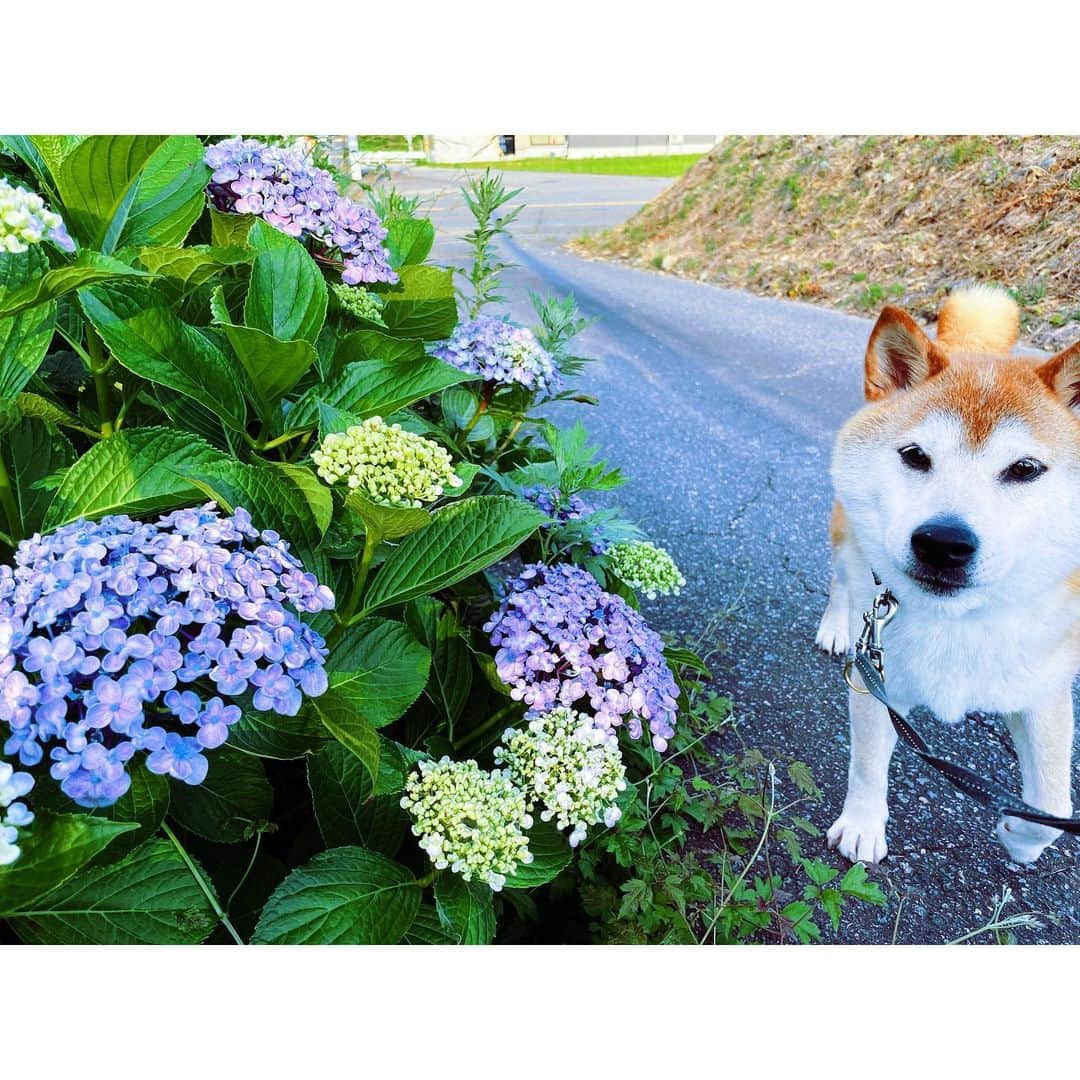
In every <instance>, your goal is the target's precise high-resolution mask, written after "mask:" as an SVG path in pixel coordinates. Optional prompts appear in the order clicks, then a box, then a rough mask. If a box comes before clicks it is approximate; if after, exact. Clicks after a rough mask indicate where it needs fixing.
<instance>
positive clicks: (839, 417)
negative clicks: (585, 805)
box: [396, 169, 1080, 943]
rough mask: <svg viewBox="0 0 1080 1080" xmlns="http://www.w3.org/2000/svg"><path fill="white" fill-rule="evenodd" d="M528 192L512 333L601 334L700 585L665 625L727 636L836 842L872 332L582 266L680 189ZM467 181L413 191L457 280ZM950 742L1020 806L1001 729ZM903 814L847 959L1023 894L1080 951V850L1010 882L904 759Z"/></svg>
mask: <svg viewBox="0 0 1080 1080" xmlns="http://www.w3.org/2000/svg"><path fill="white" fill-rule="evenodd" d="M506 179H507V182H508V183H510V184H512V185H514V186H520V185H525V186H526V190H525V191H524V192H523V193H522V195H521V200H522V201H524V202H526V203H527V204H529V206H530V208H529V209H527V210H526V211H525V212H524V213H523V214H522V216H521V218H520V219H519V221H518V223H517V225H516V227H515V240H514V243H513V244H510V245H507V250H506V255H507V256H509V258H510V259H511V260H512V261H514V262H515V263H517V264H518V265H517V267H516V268H515V269H514V270H513V271H510V272H508V273H507V275H506V282H507V284H508V285H510V286H512V293H513V296H514V298H515V303H514V306H513V308H512V311H511V314H512V315H513V316H514V317H515V318H517V319H519V320H520V321H523V322H530V321H535V320H533V319H531V316H532V311H531V308H530V307H529V304H528V300H527V295H528V290H529V289H532V290H535V291H538V292H541V293H551V292H556V293H567V292H573V293H574V295H575V296H576V297H577V300H578V303H579V304H580V306H581V309H582V311H583V312H584V313H585V314H586V315H589V316H595V317H597V319H598V321H597V323H596V324H595V325H594V326H592V327H591V328H590V329H589V330H587V331H586V332H585V333H584V334H583V335H582V338H581V346H580V349H579V352H580V353H581V354H582V355H586V356H594V357H596V358H597V359H596V362H595V363H593V364H591V365H590V366H589V368H588V369H587V371H586V373H585V375H584V377H583V380H582V385H583V388H585V389H587V390H588V392H590V393H595V394H597V395H598V396H599V398H600V405H599V407H598V408H597V409H595V410H594V411H591V412H589V413H588V414H587V415H586V416H585V417H584V419H585V421H586V423H587V424H588V426H589V429H590V431H591V432H592V433H593V435H594V437H595V441H597V442H598V443H599V444H600V445H601V447H602V449H603V451H604V452H605V454H606V456H608V457H609V458H610V459H611V461H612V463H614V464H619V465H621V466H622V467H623V468H624V470H625V471H626V472H627V473H628V474H629V476H630V477H631V480H630V483H629V484H627V485H626V487H624V488H622V489H620V491H619V492H618V501H619V503H620V504H621V505H622V506H623V507H624V508H625V509H626V511H627V512H628V514H629V516H631V517H633V518H634V519H636V520H637V521H638V522H639V523H640V524H641V525H642V526H643V528H645V530H646V531H647V532H648V534H649V535H650V536H651V537H652V538H653V539H654V540H656V541H657V542H658V543H660V544H663V545H664V546H666V547H668V548H669V549H670V550H671V551H672V552H673V554H674V555H675V557H676V559H677V561H678V563H679V565H680V567H681V568H682V570H683V572H684V574H685V575H686V578H687V587H686V588H685V589H684V590H683V592H682V595H681V596H680V597H678V598H673V599H671V600H668V601H664V602H662V603H658V604H655V605H652V606H651V607H650V608H649V609H647V613H648V614H649V617H650V619H651V621H652V622H653V623H654V625H656V626H658V627H661V628H668V629H677V630H691V631H696V630H699V629H703V628H705V627H706V626H708V625H709V624H710V623H712V624H713V626H714V631H713V640H711V641H709V642H707V643H706V645H707V646H713V645H718V646H719V647H720V648H721V649H722V652H721V653H720V654H719V656H718V657H717V659H716V660H715V661H714V662H713V665H712V666H713V670H714V673H715V675H716V681H717V685H718V687H719V688H721V689H722V690H723V691H724V692H726V693H728V694H729V695H730V696H731V698H732V699H733V702H734V706H735V712H736V715H737V717H738V721H739V729H740V732H741V736H742V738H743V739H744V741H745V742H746V743H747V744H749V745H753V746H758V747H761V748H762V749H763V750H764V751H766V752H773V753H777V754H782V755H795V756H797V757H799V758H801V759H802V760H805V761H806V762H807V763H808V764H809V765H810V767H811V769H812V771H813V774H814V777H815V779H816V780H817V782H818V784H819V785H820V787H821V789H822V791H823V792H824V799H823V800H822V802H821V803H819V804H816V805H813V806H812V807H811V808H809V809H808V810H806V811H805V813H806V816H807V817H809V818H810V819H811V820H812V821H814V822H815V823H816V824H817V825H818V826H819V827H820V828H821V829H822V831H823V832H824V830H825V829H826V828H827V827H828V826H829V824H831V822H832V821H833V820H834V818H835V817H836V815H837V814H838V813H839V810H840V806H841V803H842V801H843V796H844V786H845V781H846V769H847V744H848V736H847V717H846V691H845V688H844V686H843V684H842V681H841V674H840V668H839V663H838V661H835V660H830V659H828V658H826V657H825V656H823V655H822V654H820V653H819V652H818V651H817V650H816V649H815V648H814V634H815V631H816V628H817V621H818V619H819V617H820V615H821V612H822V610H823V609H824V605H825V600H826V588H827V583H828V574H829V570H828V537H827V521H828V515H829V507H830V505H831V493H830V485H829V477H828V461H829V454H830V450H831V447H832V442H833V438H834V436H835V433H836V431H837V429H838V428H839V426H840V425H841V424H842V423H843V421H844V420H845V419H846V418H847V417H848V416H849V415H850V414H851V413H852V412H853V411H854V410H855V409H856V408H858V407H859V405H860V404H861V364H862V355H863V351H864V349H865V345H866V340H867V337H868V335H869V331H870V326H871V323H870V322H869V321H868V320H865V319H861V318H856V317H853V316H850V315H845V314H841V313H839V312H834V311H829V310H826V309H823V308H817V307H813V306H810V305H806V304H800V303H789V302H783V301H776V300H767V299H763V298H760V297H756V296H752V295H750V294H746V293H740V292H734V291H730V290H725V289H718V288H715V287H713V286H708V285H702V284H697V283H695V282H691V281H687V280H684V279H680V278H675V277H672V276H668V275H663V274H654V273H650V272H647V271H641V270H636V269H632V268H628V267H624V266H619V265H615V264H611V263H604V262H596V261H589V260H584V259H580V258H578V257H576V256H573V255H570V254H568V253H566V252H565V251H564V250H562V247H563V244H564V243H565V241H566V240H567V239H569V238H570V237H572V236H575V235H578V234H580V233H582V232H584V231H586V230H593V229H599V228H607V227H610V226H611V225H614V224H616V223H617V222H619V221H622V220H624V219H625V218H626V217H628V216H629V215H630V214H631V213H632V212H633V211H634V209H635V208H636V207H637V206H638V205H640V204H641V203H643V202H645V201H647V200H648V199H650V198H652V197H653V196H654V195H655V194H657V193H658V192H659V191H660V190H662V189H663V187H664V186H665V185H666V184H667V183H668V182H669V181H666V180H659V179H658V180H652V179H643V178H639V177H625V178H622V177H600V176H576V175H559V174H550V173H538V174H529V173H509V174H506ZM459 180H460V177H459V176H457V175H455V174H452V173H449V172H443V171H435V170H426V169H417V170H415V171H413V172H411V173H405V174H402V175H400V176H398V177H396V182H397V183H398V186H399V187H400V188H401V189H402V190H403V191H407V192H410V193H413V192H422V193H424V195H425V198H427V199H429V200H430V203H429V207H430V209H431V210H432V217H433V219H434V220H435V222H436V225H437V227H438V229H439V231H440V236H441V237H442V239H441V240H440V247H439V249H438V250H437V252H436V256H437V257H439V258H441V259H442V260H444V261H445V262H447V263H451V262H452V263H462V262H463V261H464V259H465V258H466V257H467V251H466V247H465V245H464V244H463V243H462V242H461V240H460V237H461V236H462V235H463V234H464V233H465V232H466V231H467V230H468V228H469V219H468V217H467V214H466V213H465V211H464V208H463V206H462V204H461V202H460V199H459V198H458V197H457V196H456V189H457V185H458V182H459ZM561 407H562V408H566V409H567V411H568V412H567V419H568V420H570V419H571V418H572V417H574V416H575V415H580V410H581V406H576V405H565V406H561ZM717 616H720V621H719V623H716V622H714V620H715V618H716V617H717ZM942 677H948V676H947V673H943V675H942ZM929 722H930V723H931V724H932V725H933V726H932V728H931V729H930V730H931V732H932V736H933V741H934V743H935V745H936V746H937V748H938V749H939V750H941V751H944V752H945V753H946V754H947V755H949V756H952V757H954V759H956V760H959V761H962V762H964V763H967V764H969V765H970V766H971V767H973V768H976V769H978V770H980V771H982V772H984V773H985V774H987V775H991V776H995V777H996V778H997V779H999V780H1001V781H1002V782H1006V783H1009V784H1010V785H1012V786H1013V787H1014V788H1015V790H1017V791H1018V790H1019V772H1018V769H1017V766H1016V762H1015V758H1014V757H1013V755H1012V751H1011V748H1010V747H1009V743H1008V738H1007V736H1006V735H1005V732H1004V727H1003V725H1001V723H1000V722H999V721H997V720H995V719H992V718H987V717H971V718H969V719H968V720H967V721H966V722H965V723H964V724H962V725H959V726H958V727H956V728H946V727H945V726H944V725H941V724H937V723H934V722H933V721H929ZM788 794H791V795H794V792H790V793H788ZM890 810H891V821H890V826H889V856H888V858H887V859H886V860H885V861H884V862H883V863H882V864H881V865H880V866H879V867H876V868H873V869H872V871H871V873H872V875H873V876H874V878H875V879H876V880H877V881H878V882H879V883H880V884H881V886H882V888H883V889H884V890H885V891H886V892H887V893H888V894H889V895H890V903H889V907H888V909H886V910H882V909H877V908H870V907H869V906H867V905H859V906H858V907H857V908H856V909H849V910H848V911H847V912H846V913H845V918H844V922H843V923H842V925H841V930H840V933H839V934H838V935H836V936H835V938H834V940H837V941H842V942H851V943H885V942H889V941H891V940H893V939H894V935H895V940H896V941H898V942H902V943H941V942H945V941H950V940H953V939H955V938H957V937H959V936H961V935H963V934H967V933H968V932H970V931H972V930H975V929H976V928H978V927H979V926H981V925H983V924H984V923H985V922H986V921H987V919H989V917H990V913H991V910H992V908H993V901H994V898H995V896H996V895H998V894H1000V893H1001V890H1002V889H1003V888H1004V887H1008V888H1010V889H1011V890H1012V893H1013V896H1014V897H1015V900H1014V902H1013V904H1012V905H1010V907H1008V908H1007V909H1006V914H1008V913H1010V912H1013V913H1015V912H1020V911H1034V912H1039V913H1042V914H1043V915H1044V916H1046V915H1051V916H1053V917H1054V919H1056V920H1057V922H1056V923H1055V922H1053V921H1050V920H1049V919H1046V918H1045V917H1044V920H1043V921H1044V924H1045V925H1044V928H1043V929H1042V930H1037V931H1036V930H1020V931H1018V932H1017V936H1018V939H1019V940H1020V941H1022V942H1027V943H1035V942H1070V943H1071V942H1076V941H1080V903H1078V900H1080V864H1078V861H1077V850H1078V848H1077V841H1071V840H1068V839H1063V840H1059V841H1058V842H1057V844H1056V845H1054V846H1053V847H1052V848H1051V849H1049V850H1048V851H1047V852H1046V853H1045V854H1044V855H1043V857H1042V858H1041V859H1040V860H1039V862H1038V863H1037V864H1036V866H1035V867H1034V868H1031V869H1023V868H1020V867H1017V866H1015V865H1010V864H1009V862H1008V857H1007V855H1006V854H1005V852H1004V850H1003V849H1002V848H1001V847H1000V846H999V845H998V844H997V843H996V842H995V841H994V840H993V839H992V836H991V834H992V828H993V824H994V823H993V821H992V820H991V819H990V818H989V817H988V815H987V813H986V812H985V811H984V810H982V809H981V808H979V807H978V806H976V805H975V804H974V803H972V802H971V801H970V800H967V799H966V798H965V797H963V796H961V795H960V794H959V793H955V792H954V791H953V789H951V788H950V787H949V786H948V785H947V784H946V783H945V781H944V780H941V779H939V778H938V777H937V776H936V775H929V774H928V773H927V772H926V771H925V770H924V768H923V767H922V766H921V765H920V764H919V763H918V762H917V761H916V760H914V759H913V757H912V756H911V755H909V754H908V753H907V752H906V751H904V750H903V749H898V750H897V752H896V754H895V755H894V758H893V765H892V773H891V782H890ZM810 843H811V844H813V843H814V841H811V842H810ZM821 844H822V846H824V840H822V841H821ZM829 857H830V858H831V859H832V860H833V861H834V862H836V863H837V864H838V865H839V864H840V862H841V860H840V859H839V856H837V855H836V854H835V853H833V854H832V855H830V856H829ZM977 940H982V941H986V940H989V939H988V938H987V937H986V936H983V937H981V938H979V939H977Z"/></svg>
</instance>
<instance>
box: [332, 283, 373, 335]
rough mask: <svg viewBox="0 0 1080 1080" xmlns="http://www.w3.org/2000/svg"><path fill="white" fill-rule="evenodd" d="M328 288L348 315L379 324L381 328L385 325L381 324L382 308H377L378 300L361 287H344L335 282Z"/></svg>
mask: <svg viewBox="0 0 1080 1080" xmlns="http://www.w3.org/2000/svg"><path fill="white" fill-rule="evenodd" d="M330 288H331V289H333V290H334V295H335V296H336V297H337V298H338V301H339V302H340V304H341V306H342V307H343V308H344V309H345V310H346V311H347V312H349V314H350V315H355V316H356V317H357V318H358V319H367V320H368V322H375V323H379V324H381V325H382V326H385V325H386V323H384V322H383V317H382V308H381V307H379V302H378V300H376V299H375V297H374V295H373V294H372V293H369V292H368V291H367V289H365V288H364V287H363V286H362V285H345V284H342V283H337V282H335V283H334V284H333V285H331V286H330Z"/></svg>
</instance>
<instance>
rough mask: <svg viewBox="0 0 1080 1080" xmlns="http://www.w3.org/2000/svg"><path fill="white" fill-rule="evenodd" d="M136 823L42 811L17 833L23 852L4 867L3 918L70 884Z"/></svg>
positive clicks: (0, 885) (0, 888) (0, 872)
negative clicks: (70, 880)
mask: <svg viewBox="0 0 1080 1080" xmlns="http://www.w3.org/2000/svg"><path fill="white" fill-rule="evenodd" d="M137 828H138V825H137V824H135V823H134V822H126V821H107V820H105V818H99V817H90V816H89V815H87V814H53V813H50V812H48V811H46V810H39V811H38V812H37V813H36V814H35V817H34V822H33V825H31V826H30V827H28V828H27V829H25V830H23V831H21V832H20V833H19V847H20V848H21V849H22V854H21V855H20V856H19V858H18V859H17V860H16V861H15V862H14V863H13V864H11V865H10V866H0V915H10V914H11V913H12V912H15V911H21V910H24V909H25V908H26V907H27V906H28V905H29V904H32V903H34V901H36V900H37V899H38V898H39V897H41V896H44V895H45V894H46V893H48V892H50V891H51V890H52V889H55V888H56V887H57V886H59V885H61V884H62V883H63V882H65V881H67V879H68V878H70V877H71V876H72V875H73V874H75V873H77V872H78V871H79V870H80V869H82V867H84V866H85V865H86V864H87V863H88V862H89V861H90V860H91V859H92V858H93V857H94V856H95V855H97V854H98V853H99V852H101V851H103V850H104V849H105V848H106V847H107V846H108V845H109V844H110V843H111V842H112V841H113V840H114V839H115V838H116V837H118V836H121V835H122V834H123V833H126V832H132V831H133V830H134V829H137Z"/></svg>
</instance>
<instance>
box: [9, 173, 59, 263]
mask: <svg viewBox="0 0 1080 1080" xmlns="http://www.w3.org/2000/svg"><path fill="white" fill-rule="evenodd" d="M63 224H64V221H63V218H61V217H60V215H59V214H54V213H53V212H52V211H51V210H49V209H47V208H46V206H45V203H44V201H43V200H42V198H41V196H40V195H38V194H36V193H35V192H33V191H27V190H26V188H21V187H12V185H11V184H9V183H8V182H7V181H6V180H4V179H3V178H2V177H0V251H10V252H12V253H13V254H17V253H18V252H21V251H27V250H28V249H29V247H30V245H31V244H40V243H41V241H42V240H44V239H45V237H46V236H48V235H49V233H51V232H52V231H53V230H54V229H60V228H61V227H62V226H63Z"/></svg>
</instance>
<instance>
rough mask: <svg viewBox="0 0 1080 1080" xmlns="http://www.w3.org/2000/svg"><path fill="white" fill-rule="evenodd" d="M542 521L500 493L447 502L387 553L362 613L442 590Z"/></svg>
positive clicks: (495, 556)
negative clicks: (428, 521) (427, 523)
mask: <svg viewBox="0 0 1080 1080" xmlns="http://www.w3.org/2000/svg"><path fill="white" fill-rule="evenodd" d="M546 520H547V518H546V516H545V515H544V514H543V513H541V512H540V511H539V510H537V509H536V508H535V507H533V506H530V505H529V504H528V503H526V502H523V501H521V500H520V499H513V498H509V497H507V496H504V495H479V496H474V497H472V498H468V499H462V500H461V501H460V502H456V503H451V504H450V505H449V506H447V507H446V508H445V509H442V510H439V511H437V512H436V513H435V514H434V515H433V520H432V523H431V524H430V525H429V526H428V527H427V528H426V529H423V530H421V531H420V532H418V533H413V534H412V536H409V537H406V539H405V540H404V541H403V542H402V543H401V545H400V546H399V547H397V548H395V549H394V550H393V551H392V552H391V553H390V555H389V557H388V558H387V559H386V562H384V563H383V565H382V568H381V569H380V570H379V573H378V575H377V577H376V578H375V581H374V583H373V584H372V586H371V588H370V589H369V590H368V593H367V595H366V596H365V598H364V602H363V603H364V609H365V610H366V611H375V610H377V609H378V608H382V607H389V606H390V605H391V604H403V603H405V602H406V601H407V600H412V599H413V598H414V597H417V596H424V595H426V594H430V593H433V592H436V591H437V590H439V589H445V588H448V587H449V586H451V585H454V584H456V583H457V582H459V581H461V580H463V579H464V578H467V577H468V576H469V575H470V574H474V573H476V571H478V570H482V569H484V568H485V567H487V566H490V565H491V564H492V563H494V562H497V561H498V560H499V559H501V558H503V557H504V556H506V555H509V554H510V552H511V551H513V550H514V549H515V548H517V547H518V546H519V545H520V544H521V543H522V542H523V541H524V540H526V539H527V538H528V537H529V536H530V535H532V533H533V532H534V531H535V530H536V528H537V527H538V526H539V525H540V524H541V523H542V522H544V521H546Z"/></svg>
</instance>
